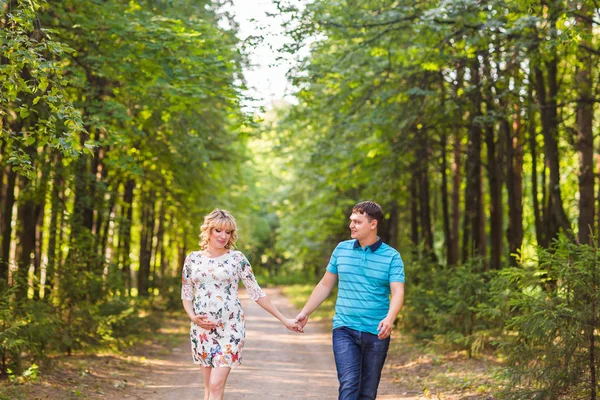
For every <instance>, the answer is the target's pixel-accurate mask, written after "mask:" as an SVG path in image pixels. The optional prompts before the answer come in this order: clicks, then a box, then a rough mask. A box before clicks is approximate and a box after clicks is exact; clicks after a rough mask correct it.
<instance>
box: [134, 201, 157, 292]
mask: <svg viewBox="0 0 600 400" xmlns="http://www.w3.org/2000/svg"><path fill="white" fill-rule="evenodd" d="M145 197H146V198H145V199H144V201H143V202H142V221H141V225H142V232H141V234H140V268H139V272H138V295H139V296H148V288H149V283H150V262H151V258H152V238H153V237H154V205H155V197H156V196H155V193H154V192H152V191H151V192H150V193H147V194H146V196H145Z"/></svg>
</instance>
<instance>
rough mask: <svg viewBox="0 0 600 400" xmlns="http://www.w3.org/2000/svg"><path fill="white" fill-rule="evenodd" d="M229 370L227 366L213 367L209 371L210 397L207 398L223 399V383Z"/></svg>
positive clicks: (210, 399)
mask: <svg viewBox="0 0 600 400" xmlns="http://www.w3.org/2000/svg"><path fill="white" fill-rule="evenodd" d="M229 372H231V368H229V367H218V368H213V369H212V371H211V373H210V397H209V400H223V399H224V397H225V383H226V382H227V377H228V376H229Z"/></svg>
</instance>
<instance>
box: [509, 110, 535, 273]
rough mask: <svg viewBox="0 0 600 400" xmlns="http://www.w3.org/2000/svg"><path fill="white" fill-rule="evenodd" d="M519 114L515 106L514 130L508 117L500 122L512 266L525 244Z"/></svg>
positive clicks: (514, 264) (521, 144) (521, 134)
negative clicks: (504, 156) (504, 150)
mask: <svg viewBox="0 0 600 400" xmlns="http://www.w3.org/2000/svg"><path fill="white" fill-rule="evenodd" d="M519 114H520V109H519V108H518V106H515V114H514V116H513V124H514V131H513V130H511V127H510V124H509V121H508V120H507V119H506V118H503V119H502V121H501V122H500V130H501V132H502V135H503V137H504V140H505V141H506V143H505V148H506V189H507V192H508V229H507V231H506V239H507V242H508V250H509V255H510V257H509V258H510V263H511V265H512V266H516V265H517V261H518V260H517V257H516V252H517V251H518V249H520V248H521V246H522V244H523V137H522V136H523V132H522V124H521V116H520V115H519ZM513 132H514V133H513ZM532 174H533V175H535V174H536V171H535V170H534V171H532ZM536 190H537V189H536Z"/></svg>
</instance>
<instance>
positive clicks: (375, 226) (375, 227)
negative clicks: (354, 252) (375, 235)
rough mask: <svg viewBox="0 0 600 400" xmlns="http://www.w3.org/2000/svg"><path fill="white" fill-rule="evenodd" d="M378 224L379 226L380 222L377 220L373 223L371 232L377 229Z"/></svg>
mask: <svg viewBox="0 0 600 400" xmlns="http://www.w3.org/2000/svg"><path fill="white" fill-rule="evenodd" d="M377 224H378V221H377V220H376V219H374V220H373V221H371V230H373V229H377Z"/></svg>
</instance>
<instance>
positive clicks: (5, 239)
mask: <svg viewBox="0 0 600 400" xmlns="http://www.w3.org/2000/svg"><path fill="white" fill-rule="evenodd" d="M16 180H17V174H16V172H15V171H14V170H13V168H12V167H8V173H7V179H6V191H5V198H4V209H3V210H2V215H3V218H2V224H3V227H2V254H0V274H1V275H0V277H1V278H2V279H4V280H5V281H8V271H9V267H10V245H11V239H12V219H13V206H14V204H15V185H16Z"/></svg>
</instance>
